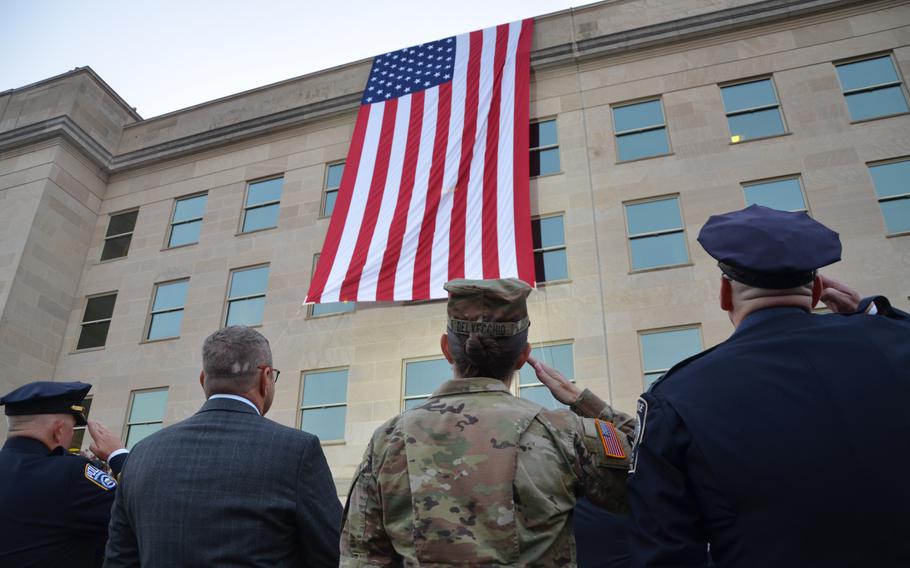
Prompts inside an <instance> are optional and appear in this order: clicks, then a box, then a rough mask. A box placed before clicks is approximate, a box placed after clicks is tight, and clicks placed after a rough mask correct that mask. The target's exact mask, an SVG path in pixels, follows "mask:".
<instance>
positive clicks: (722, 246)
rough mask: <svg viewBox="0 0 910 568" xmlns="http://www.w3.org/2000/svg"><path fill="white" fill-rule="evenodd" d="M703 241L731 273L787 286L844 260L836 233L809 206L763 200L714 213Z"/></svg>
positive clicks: (703, 232) (763, 285) (739, 277)
mask: <svg viewBox="0 0 910 568" xmlns="http://www.w3.org/2000/svg"><path fill="white" fill-rule="evenodd" d="M698 242H700V243H701V246H702V247H704V249H705V250H706V251H707V252H708V254H710V255H711V256H713V257H714V258H715V259H717V264H718V266H719V267H720V269H721V270H722V271H723V273H724V274H726V275H727V276H728V277H730V278H732V279H733V280H736V281H738V282H742V283H743V284H747V285H749V286H754V287H757V288H773V289H785V288H793V287H796V286H801V285H803V284H807V283H809V282H811V281H812V279H813V278H814V277H815V270H816V269H818V268H821V267H822V266H827V265H829V264H832V263H835V262H837V261H839V260H840V256H841V244H840V238H839V237H838V235H837V233H835V232H834V231H832V230H831V229H829V228H828V227H826V226H824V225H822V224H821V223H819V222H818V221H816V220H815V219H813V218H811V217H809V215H807V214H806V213H805V212H802V211H800V212H790V211H779V210H777V209H769V208H768V207H762V206H761V205H750V206H749V207H746V208H745V209H741V210H739V211H733V212H731V213H724V214H723V215H712V216H711V217H710V218H708V222H707V223H705V225H704V227H702V228H701V232H699V234H698Z"/></svg>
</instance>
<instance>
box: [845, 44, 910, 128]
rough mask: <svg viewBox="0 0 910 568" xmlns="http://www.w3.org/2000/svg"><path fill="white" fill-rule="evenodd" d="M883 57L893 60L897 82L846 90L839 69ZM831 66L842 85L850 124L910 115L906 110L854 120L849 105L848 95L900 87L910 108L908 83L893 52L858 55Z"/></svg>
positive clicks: (909, 111) (892, 64)
mask: <svg viewBox="0 0 910 568" xmlns="http://www.w3.org/2000/svg"><path fill="white" fill-rule="evenodd" d="M883 57H887V58H889V59H890V60H891V66H892V67H893V68H894V74H895V75H897V79H898V80H897V81H892V82H890V83H879V84H876V85H870V86H867V87H861V88H857V89H850V90H845V89H844V84H843V83H842V82H841V79H840V73H838V72H837V68H838V67H840V66H841V65H849V64H851V63H860V62H862V61H871V60H873V59H881V58H883ZM831 64H832V65H834V75H835V76H836V77H837V84H838V85H840V90H841V95H842V96H843V99H844V106H846V107H847V116H848V117H849V118H850V124H858V123H861V122H869V121H870V120H880V119H883V118H891V117H894V116H903V115H905V114H910V110H905V111H901V112H895V113H891V114H883V115H881V116H873V117H869V118H860V119H854V118H853V115H852V114H851V113H850V105H848V104H847V96H848V95H855V94H859V93H871V92H873V91H880V90H882V89H888V88H891V87H895V86H899V87H900V90H901V94H903V95H904V102H905V103H906V104H907V107H908V108H910V97H908V91H907V85H906V81H904V76H903V73H901V68H900V66H899V65H898V64H897V61H896V60H895V59H894V52H893V51H885V52H878V53H870V54H866V55H858V56H856V57H850V58H848V59H841V60H838V61H832V62H831Z"/></svg>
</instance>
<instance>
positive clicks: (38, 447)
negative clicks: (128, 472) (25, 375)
mask: <svg viewBox="0 0 910 568" xmlns="http://www.w3.org/2000/svg"><path fill="white" fill-rule="evenodd" d="M91 388H92V386H91V385H90V384H87V383H82V382H50V381H39V382H34V383H29V384H27V385H24V386H22V387H19V388H17V389H16V390H14V391H12V392H10V393H9V394H7V395H6V396H4V397H3V398H0V405H4V406H5V413H6V415H7V418H8V421H9V437H8V439H7V441H6V443H5V444H4V445H3V449H2V450H0V566H3V567H7V566H9V567H16V568H26V567H39V566H40V567H48V568H50V567H53V568H56V567H66V568H77V567H83V566H85V567H96V566H101V562H102V560H103V554H104V543H105V541H106V540H107V526H108V522H109V521H110V515H111V505H112V504H113V502H114V491H115V490H116V488H117V482H116V480H115V479H114V478H113V477H111V476H110V475H108V474H107V473H106V472H105V471H103V470H101V469H99V468H98V467H96V466H95V465H93V464H92V463H91V462H90V461H89V460H87V459H86V458H84V457H82V456H73V455H69V454H68V453H67V452H66V451H65V450H64V448H67V447H69V444H70V442H71V441H72V439H73V428H74V427H75V426H77V425H78V426H85V425H86V423H87V422H86V418H85V415H84V414H83V411H84V408H83V407H82V406H81V403H82V401H83V399H84V398H85V395H86V394H87V393H88V391H89V389H91ZM95 425H96V423H94V422H93V423H92V425H90V433H92V432H93V430H92V429H91V427H92V426H95ZM101 432H102V433H101V435H100V436H99V437H110V436H111V435H110V434H109V432H107V430H106V429H104V428H103V427H101ZM108 442H110V443H112V444H113V446H116V445H120V447H121V448H122V444H119V440H116V441H111V440H105V443H108ZM95 443H98V440H96V441H95ZM113 446H112V447H113ZM93 447H94V444H93ZM96 449H97V448H96ZM115 453H116V454H117V455H115V456H114V457H110V455H108V452H107V451H106V450H105V449H102V450H100V451H99V454H100V455H101V457H105V458H108V459H109V465H110V467H111V470H112V471H113V472H114V473H115V475H116V474H117V473H119V471H120V469H121V468H122V467H123V465H124V463H125V461H126V457H127V454H126V452H125V450H120V451H118V452H115Z"/></svg>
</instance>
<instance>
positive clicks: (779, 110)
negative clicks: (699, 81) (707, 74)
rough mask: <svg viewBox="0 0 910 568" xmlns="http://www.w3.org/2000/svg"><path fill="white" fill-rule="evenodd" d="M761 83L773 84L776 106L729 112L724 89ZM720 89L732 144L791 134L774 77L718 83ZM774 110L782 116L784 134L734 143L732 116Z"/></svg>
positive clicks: (763, 76)
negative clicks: (725, 103)
mask: <svg viewBox="0 0 910 568" xmlns="http://www.w3.org/2000/svg"><path fill="white" fill-rule="evenodd" d="M760 81H768V82H769V83H771V92H773V93H774V100H775V104H773V105H761V106H757V107H750V108H746V109H740V110H735V111H732V112H727V109H726V107H725V106H724V89H726V88H727V87H736V86H739V85H748V84H749V83H758V82H760ZM717 87H718V89H719V90H720V101H721V106H723V107H724V116H725V117H726V118H727V132H728V133H729V134H730V144H732V145H739V144H742V143H744V142H752V141H753V140H767V139H768V138H777V137H778V136H787V135H788V134H790V128H789V127H788V126H787V119H786V117H785V116H784V108H783V105H782V104H781V102H780V93H778V92H777V83H775V82H774V75H773V74H771V75H759V76H758V77H749V78H747V79H737V80H735V81H729V82H726V83H718V85H717ZM773 108H776V109H777V114H778V115H779V116H780V123H781V125H782V126H783V127H784V130H783V132H781V133H780V134H770V135H768V136H759V137H757V138H747V139H745V140H737V141H735V142H734V141H733V136H734V134H733V132H731V131H730V117H731V116H740V115H743V114H750V113H753V112H760V111H764V110H771V109H773Z"/></svg>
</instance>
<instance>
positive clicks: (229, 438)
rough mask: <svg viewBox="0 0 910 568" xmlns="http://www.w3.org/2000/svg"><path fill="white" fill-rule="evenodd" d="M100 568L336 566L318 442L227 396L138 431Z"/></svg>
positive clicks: (336, 506)
mask: <svg viewBox="0 0 910 568" xmlns="http://www.w3.org/2000/svg"><path fill="white" fill-rule="evenodd" d="M120 482H121V483H120V489H119V490H118V494H117V500H116V503H115V504H114V512H113V518H112V519H111V534H110V540H109V541H108V546H107V558H106V559H105V563H104V565H105V566H106V567H120V566H139V565H140V564H141V566H142V567H143V568H155V567H158V566H160V567H167V568H173V567H178V566H200V567H201V566H218V567H226V566H262V567H269V568H278V567H283V566H325V567H329V566H331V567H335V566H338V538H339V535H338V531H339V527H340V525H341V502H340V501H339V500H338V494H337V491H336V490H335V484H334V483H333V481H332V474H331V472H330V471H329V467H328V464H327V463H326V459H325V455H324V454H323V452H322V448H321V447H320V445H319V439H318V438H317V437H316V436H313V435H312V434H308V433H306V432H302V431H300V430H296V429H294V428H288V427H287V426H282V425H281V424H278V423H276V422H273V421H271V420H268V419H267V418H263V417H261V416H259V415H258V414H257V413H256V410H255V409H254V408H252V407H251V406H249V405H247V404H245V403H243V402H240V401H237V400H230V399H221V398H219V399H211V400H208V401H207V402H206V403H205V404H204V405H203V406H202V409H201V410H200V411H199V412H197V413H196V414H195V415H194V416H192V417H190V418H188V419H187V420H184V421H182V422H178V423H177V424H174V425H173V426H169V427H167V428H164V429H163V430H160V431H159V432H156V433H155V434H152V435H151V436H149V437H148V438H145V439H144V440H142V441H141V442H139V443H138V444H136V447H135V448H134V449H133V451H132V452H131V455H130V461H129V463H128V464H127V466H126V467H125V468H124V471H123V475H122V476H121V479H120Z"/></svg>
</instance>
